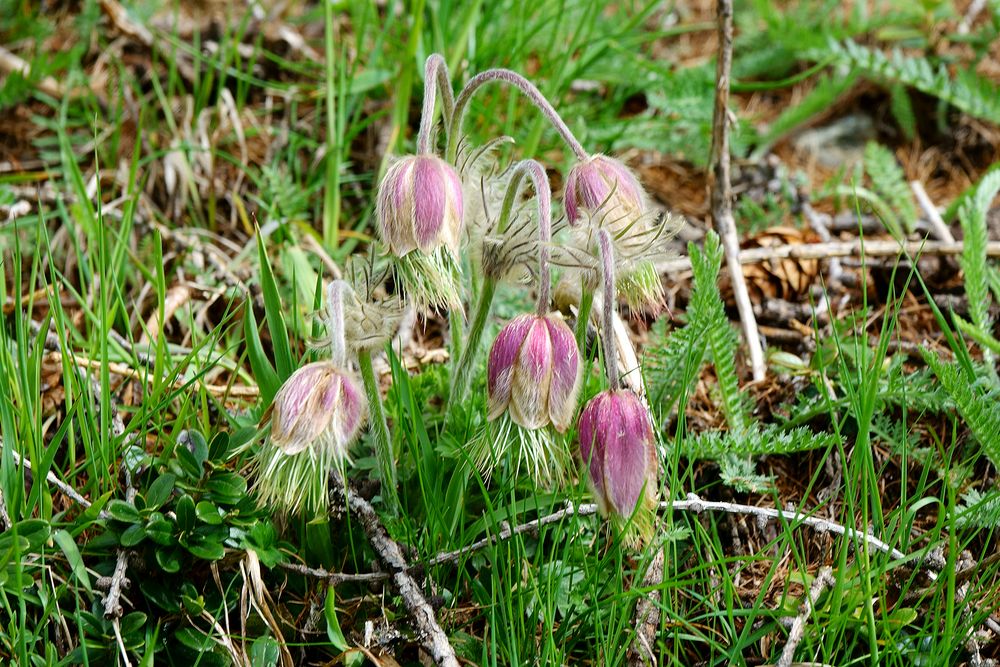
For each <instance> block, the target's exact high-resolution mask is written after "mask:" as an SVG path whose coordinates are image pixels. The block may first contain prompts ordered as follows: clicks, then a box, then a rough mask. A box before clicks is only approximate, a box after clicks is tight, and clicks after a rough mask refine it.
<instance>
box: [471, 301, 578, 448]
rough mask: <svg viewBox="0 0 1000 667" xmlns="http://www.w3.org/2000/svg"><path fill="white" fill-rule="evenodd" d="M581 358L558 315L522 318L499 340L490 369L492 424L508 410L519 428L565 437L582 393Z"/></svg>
mask: <svg viewBox="0 0 1000 667" xmlns="http://www.w3.org/2000/svg"><path fill="white" fill-rule="evenodd" d="M581 377H582V368H581V364H580V353H579V350H578V349H577V346H576V339H575V338H574V336H573V332H572V330H570V328H569V326H568V325H567V324H566V322H565V321H563V319H562V316H561V315H559V314H558V313H550V314H549V315H520V316H518V317H516V318H514V319H513V320H512V321H511V322H510V323H508V324H507V326H505V327H504V328H503V329H502V330H501V331H500V333H499V334H498V335H497V337H496V340H495V341H494V342H493V347H492V349H490V357H489V362H488V365H487V389H488V391H489V419H491V420H492V419H496V418H497V417H499V416H500V415H502V414H503V413H504V411H507V412H508V413H509V414H510V418H511V420H513V421H514V423H516V424H518V425H520V426H523V427H524V428H528V429H537V428H541V427H543V426H545V425H546V424H549V423H551V424H552V425H553V426H555V428H556V430H557V431H559V432H560V433H564V432H565V431H566V430H567V429H568V428H569V425H570V422H571V421H572V420H573V414H574V412H575V411H576V399H577V396H578V394H579V390H580V382H581Z"/></svg>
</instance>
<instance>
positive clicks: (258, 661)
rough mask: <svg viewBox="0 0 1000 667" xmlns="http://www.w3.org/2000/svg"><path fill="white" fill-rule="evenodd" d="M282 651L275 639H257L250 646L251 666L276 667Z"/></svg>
mask: <svg viewBox="0 0 1000 667" xmlns="http://www.w3.org/2000/svg"><path fill="white" fill-rule="evenodd" d="M280 657H281V651H280V649H279V647H278V642H276V641H275V640H274V638H273V637H257V639H255V640H254V642H253V644H251V645H250V664H251V665H252V666H253V667H274V665H277V664H278V658H280Z"/></svg>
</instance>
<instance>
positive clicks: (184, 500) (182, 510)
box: [175, 493, 195, 533]
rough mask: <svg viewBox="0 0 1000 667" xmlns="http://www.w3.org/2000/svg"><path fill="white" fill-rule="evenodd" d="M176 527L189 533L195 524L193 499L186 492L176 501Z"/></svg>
mask: <svg viewBox="0 0 1000 667" xmlns="http://www.w3.org/2000/svg"><path fill="white" fill-rule="evenodd" d="M175 512H176V514H177V527H178V528H180V529H181V532H184V533H190V532H191V531H192V530H194V526H195V512H194V499H193V498H192V497H191V496H189V495H188V494H186V493H185V494H184V495H183V496H181V499H180V500H178V501H177V508H176V510H175Z"/></svg>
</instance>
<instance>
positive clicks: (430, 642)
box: [334, 480, 458, 667]
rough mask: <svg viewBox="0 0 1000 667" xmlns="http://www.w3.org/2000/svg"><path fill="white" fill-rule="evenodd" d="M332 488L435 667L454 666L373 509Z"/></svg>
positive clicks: (340, 486)
mask: <svg viewBox="0 0 1000 667" xmlns="http://www.w3.org/2000/svg"><path fill="white" fill-rule="evenodd" d="M334 486H335V488H336V490H337V491H339V493H340V495H342V496H343V499H344V501H345V502H346V504H347V508H348V509H349V510H350V511H351V512H352V513H353V514H354V515H355V516H356V517H357V518H358V521H359V522H360V523H361V527H362V529H363V530H364V531H365V534H366V535H367V536H368V543H369V544H371V546H372V549H374V550H375V553H376V554H378V557H379V560H380V561H382V564H383V565H385V566H386V567H387V568H389V570H390V572H389V573H388V576H391V577H392V580H393V583H394V584H395V585H396V589H397V590H398V591H399V595H400V597H402V598H403V603H404V604H405V605H406V608H407V609H409V611H410V614H412V615H413V619H414V621H415V623H416V627H417V630H419V631H420V632H421V633H422V634H423V635H424V638H423V644H424V646H425V647H426V649H427V650H428V652H430V654H431V657H432V658H433V659H434V664H436V665H438V666H439V667H458V658H456V657H455V649H453V648H452V647H451V642H449V641H448V635H446V634H445V632H444V630H442V629H441V626H440V625H438V622H437V618H435V616H434V610H433V609H432V608H431V606H430V605H429V604H428V603H427V600H426V599H425V598H424V596H423V593H421V592H420V586H418V585H417V582H416V581H414V579H413V577H411V576H410V575H409V573H408V572H407V570H409V565H408V564H407V562H406V558H404V557H403V550H402V549H400V547H399V545H398V544H396V542H394V541H393V540H392V538H391V537H389V533H387V532H386V530H385V528H384V527H383V526H382V523H381V522H380V521H379V518H378V514H376V512H375V508H374V507H372V506H371V504H369V502H368V501H367V500H365V499H364V498H362V497H361V496H359V495H357V494H356V493H354V492H353V491H351V489H350V487H348V486H346V485H344V484H343V483H341V482H340V481H339V480H338V481H337V482H335V483H334Z"/></svg>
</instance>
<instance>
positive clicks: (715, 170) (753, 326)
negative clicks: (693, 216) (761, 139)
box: [711, 0, 766, 381]
mask: <svg viewBox="0 0 1000 667" xmlns="http://www.w3.org/2000/svg"><path fill="white" fill-rule="evenodd" d="M717 7H718V9H717V12H718V21H719V59H718V64H717V66H716V70H715V76H716V82H715V113H714V115H713V116H712V154H711V165H712V169H711V172H712V176H713V178H712V219H713V220H714V221H715V227H716V229H717V230H718V232H719V236H720V237H721V238H722V247H723V249H724V250H725V253H726V265H727V266H728V267H729V275H730V277H731V278H732V283H733V294H734V296H735V297H736V308H737V309H738V310H739V313H740V322H741V323H742V325H743V336H744V338H746V341H747V348H748V349H749V351H750V366H751V367H752V369H753V379H754V380H755V381H759V380H763V379H764V375H765V373H766V366H765V365H764V349H763V347H762V346H761V344H760V335H759V334H758V332H757V320H756V319H755V318H754V314H753V307H752V305H751V304H750V294H749V292H748V291H747V285H746V280H745V278H744V276H743V267H742V266H741V264H740V242H739V238H738V236H737V233H736V221H735V220H734V219H733V202H732V197H733V186H732V182H731V180H730V177H729V123H730V111H729V72H730V69H731V68H732V63H733V2H732V0H719V1H718V5H717Z"/></svg>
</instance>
